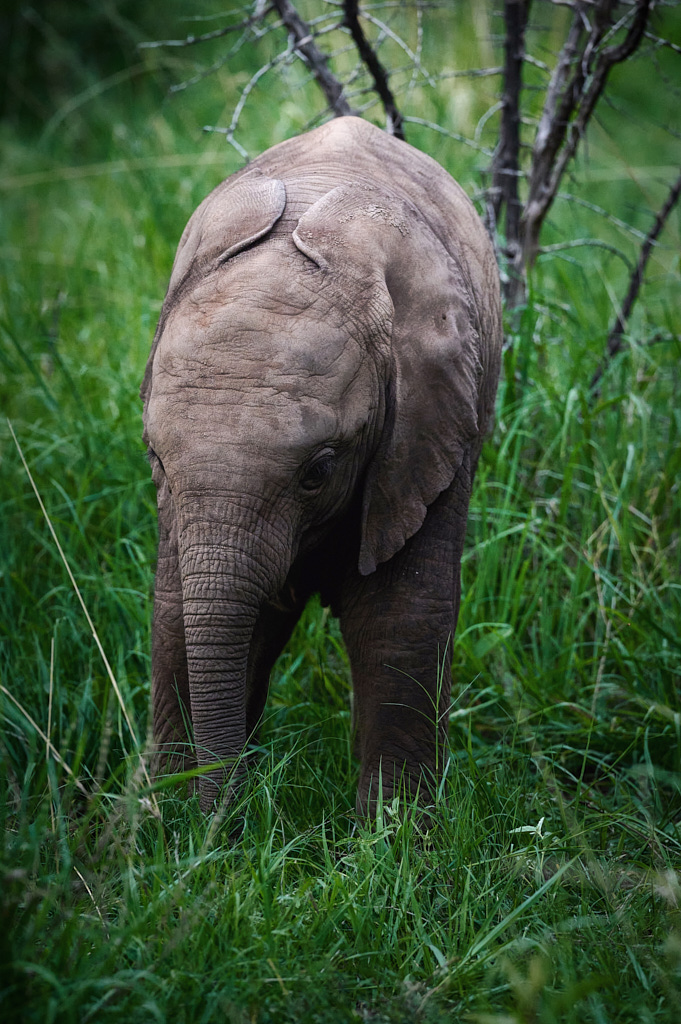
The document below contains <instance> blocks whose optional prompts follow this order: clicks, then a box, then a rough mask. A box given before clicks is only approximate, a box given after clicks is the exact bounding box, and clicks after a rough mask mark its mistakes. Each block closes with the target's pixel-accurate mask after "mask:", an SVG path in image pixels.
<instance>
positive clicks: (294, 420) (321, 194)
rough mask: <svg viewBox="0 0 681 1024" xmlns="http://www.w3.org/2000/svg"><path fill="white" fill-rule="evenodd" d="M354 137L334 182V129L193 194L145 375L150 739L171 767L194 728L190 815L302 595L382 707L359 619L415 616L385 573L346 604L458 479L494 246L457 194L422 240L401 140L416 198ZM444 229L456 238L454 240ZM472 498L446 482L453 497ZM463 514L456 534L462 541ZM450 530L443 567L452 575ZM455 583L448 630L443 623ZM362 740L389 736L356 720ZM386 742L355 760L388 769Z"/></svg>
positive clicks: (482, 368)
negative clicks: (153, 528)
mask: <svg viewBox="0 0 681 1024" xmlns="http://www.w3.org/2000/svg"><path fill="white" fill-rule="evenodd" d="M343 120H344V121H353V122H354V120H355V119H343ZM334 124H338V123H337V122H336V123H334ZM360 124H361V125H362V128H361V129H358V128H356V127H355V128H353V129H352V131H353V133H354V134H353V146H351V147H348V146H347V145H346V149H348V152H347V155H346V159H345V163H346V165H347V166H346V168H345V172H344V173H341V174H340V177H341V179H342V180H340V181H339V180H338V178H339V168H338V166H337V164H333V163H331V162H329V166H328V167H327V165H326V163H325V161H324V155H323V152H321V153H320V152H319V151H317V152H316V151H315V140H314V137H315V135H318V133H325V134H324V135H323V138H322V142H323V141H324V140H327V145H328V140H329V138H330V139H331V141H332V143H333V145H336V146H338V145H339V133H340V134H341V135H342V133H343V131H345V133H346V135H347V125H346V126H345V127H344V128H340V127H338V128H334V127H333V125H329V126H325V127H324V129H320V130H318V132H313V133H310V135H308V136H305V137H303V138H302V139H299V140H294V143H296V144H297V145H298V149H297V150H292V151H291V152H292V154H293V156H292V157H291V158H290V159H288V160H287V158H286V147H287V145H288V146H289V147H290V145H291V144H286V143H285V144H283V145H282V146H280V147H276V148H275V149H274V150H272V151H270V154H265V155H264V156H263V157H261V158H260V160H259V161H257V162H256V165H255V166H253V167H252V168H249V169H248V170H247V171H246V172H242V173H241V174H240V175H238V176H236V177H235V178H233V179H228V181H227V182H225V183H223V185H222V186H219V187H218V189H217V190H216V191H215V192H214V193H212V194H211V196H209V197H208V198H207V199H206V200H205V201H204V202H203V203H202V204H201V206H200V207H199V208H198V209H197V211H196V212H195V214H194V215H193V217H192V218H191V220H190V221H189V224H188V225H187V228H186V229H185V232H184V234H183V236H182V239H181V242H180V245H179V248H178V252H177V256H176V259H175V264H174V267H173V271H172V275H171V280H170V286H169V289H168V294H167V297H166V300H165V303H164V307H163V310H162V314H161V318H160V322H159V326H158V329H157V333H156V337H155V340H154V345H153V348H152V353H151V356H150V359H149V362H148V365H147V371H146V376H145V381H144V384H143V390H142V394H143V397H144V401H145V411H144V424H145V439H146V441H147V444H148V447H149V454H150V459H151V463H152V472H153V477H154V480H155V482H156V485H157V490H158V505H159V530H160V534H159V536H160V540H159V563H158V568H157V580H156V597H155V612H154V637H153V646H154V650H153V701H154V719H155V732H156V737H157V742H158V744H159V748H160V749H166V750H167V751H169V752H170V753H171V754H172V755H173V756H175V757H177V754H178V750H179V745H180V744H182V743H183V742H184V741H185V740H186V739H187V735H186V730H185V726H186V723H187V721H188V720H189V719H190V721H191V728H192V730H193V740H194V744H195V750H196V758H197V760H198V763H199V765H205V766H207V765H210V764H213V765H217V767H214V768H213V769H212V770H210V771H208V772H207V773H206V774H204V775H202V776H201V778H200V782H199V789H200V795H201V801H202V805H203V806H204V807H209V806H210V805H211V804H212V802H213V800H214V798H215V796H216V794H217V792H218V788H219V786H220V785H222V784H223V783H224V782H225V781H226V779H227V778H228V777H229V776H230V773H231V772H233V771H236V772H237V773H238V771H239V765H240V763H241V762H240V757H241V754H242V752H243V750H244V748H245V746H246V744H247V742H248V739H249V735H250V734H251V733H252V731H253V730H254V728H255V727H256V725H257V721H258V719H259V717H260V715H261V713H262V709H263V705H264V701H265V696H266V692H267V680H268V677H269V672H270V669H271V666H272V664H273V662H274V660H275V658H276V657H277V655H278V654H279V652H280V650H281V648H282V646H283V644H284V643H285V641H286V639H287V637H288V635H289V633H290V630H291V628H292V626H293V624H294V622H295V621H296V619H297V617H298V615H299V614H300V611H301V609H302V607H303V605H304V603H305V601H306V599H307V597H308V596H309V595H310V593H311V592H313V591H315V590H321V591H322V594H323V596H324V599H325V600H326V601H328V602H330V603H331V604H332V607H334V610H336V611H338V613H339V614H340V615H341V622H342V624H343V621H344V619H345V622H346V623H347V629H348V630H349V631H350V632H351V633H352V634H353V635H352V636H351V638H350V642H349V644H348V646H349V649H350V656H351V662H352V665H353V675H358V676H362V675H366V673H367V672H369V674H371V672H372V671H373V677H374V678H375V679H376V684H375V685H376V688H377V692H379V695H380V696H381V698H382V706H385V705H386V703H387V702H386V700H384V699H383V698H384V697H386V695H388V696H389V695H390V694H388V693H387V691H385V687H382V686H381V682H380V675H381V672H382V671H384V670H385V664H383V665H382V666H381V667H379V666H376V667H375V669H373V670H370V669H366V668H365V667H364V666H365V665H370V664H373V663H374V662H375V660H376V658H375V653H376V650H375V648H376V644H375V643H374V644H373V645H372V644H371V641H368V643H369V646H371V647H372V651H371V652H369V651H364V650H363V647H362V643H363V641H362V638H361V636H356V635H355V632H357V629H355V627H354V626H353V622H354V619H353V615H354V614H355V612H354V611H353V610H354V609H356V608H357V606H358V605H359V606H362V605H363V604H367V602H368V604H369V606H370V607H373V608H374V609H376V608H377V607H378V604H379V603H380V601H381V600H382V602H383V603H382V604H380V608H381V615H382V616H384V617H385V620H386V622H385V629H384V632H386V631H387V632H388V633H389V632H390V629H394V630H395V631H396V632H397V633H399V632H400V630H401V628H402V627H401V623H402V619H403V618H404V616H405V615H406V616H407V618H408V619H409V621H410V622H411V621H412V620H413V619H414V617H416V619H418V617H419V615H420V614H421V613H420V612H419V611H418V610H416V611H415V610H414V608H412V607H411V602H410V599H409V597H407V598H406V603H407V604H408V605H409V606H410V607H408V608H406V609H405V608H403V607H402V606H403V605H404V603H405V596H404V595H403V594H402V596H401V597H399V596H398V595H397V593H395V596H394V598H393V597H391V596H390V595H391V593H392V592H391V591H390V590H389V588H388V592H387V593H388V596H387V599H386V587H387V586H388V584H387V583H386V585H385V586H383V584H382V583H381V585H380V588H379V589H380V595H382V596H381V597H377V596H376V594H374V597H373V598H366V597H363V596H362V595H365V594H369V593H373V590H372V587H373V586H374V583H376V581H377V580H378V579H379V577H381V579H382V578H383V577H385V578H386V579H389V577H390V575H391V573H393V572H395V571H397V565H398V562H399V559H400V558H403V559H404V558H406V557H407V556H406V555H404V554H403V553H404V552H405V549H407V548H409V542H410V539H411V538H414V537H415V536H416V535H418V534H420V533H422V532H423V527H424V521H425V520H426V519H427V516H428V514H429V510H430V509H431V508H433V507H434V505H436V504H437V500H438V498H439V496H441V495H442V494H443V493H446V492H447V491H448V490H449V489H450V488H451V486H452V484H453V481H455V480H456V479H457V478H459V480H460V481H461V479H462V478H464V477H465V478H466V480H468V481H470V478H471V476H472V472H473V468H474V464H475V460H476V459H477V453H478V450H479V445H480V439H481V436H482V431H483V430H484V427H485V422H486V420H487V418H488V416H489V413H490V408H491V404H492V401H493V395H494V387H495V385H496V375H495V366H496V367H497V368H498V352H497V354H495V352H494V348H495V346H496V348H497V349H498V342H499V328H498V288H497V291H496V293H495V292H494V288H492V294H491V295H489V296H487V295H483V294H482V292H481V289H480V285H479V281H481V280H483V279H484V278H485V275H487V277H489V275H490V269H489V258H490V256H489V247H488V246H487V243H486V241H485V239H484V238H483V237H482V235H481V230H482V229H481V228H479V222H477V220H476V219H475V215H474V214H473V213H472V211H471V209H470V207H469V205H468V204H467V201H465V200H464V199H463V198H462V196H461V194H460V193H459V192H457V193H456V200H457V202H456V203H455V204H454V205H455V209H454V211H453V213H454V214H455V216H454V217H453V218H452V211H447V214H448V218H449V219H450V220H452V219H453V220H454V222H455V223H454V226H453V227H450V226H447V227H446V229H445V230H444V232H443V229H442V226H441V225H438V226H437V227H434V226H433V223H432V217H431V218H430V219H429V218H428V217H427V216H424V213H423V209H422V207H421V206H420V204H419V198H420V189H421V188H422V186H421V185H420V184H419V182H418V173H417V172H418V171H419V170H422V163H421V161H424V160H426V159H427V158H424V157H422V156H421V155H420V154H416V151H413V150H410V149H409V147H406V146H405V147H404V148H405V149H406V150H409V157H410V159H411V160H412V161H413V178H414V182H413V185H412V188H411V195H410V189H409V188H404V187H395V185H394V184H392V185H391V182H390V181H389V180H385V179H384V178H383V177H381V176H376V175H375V174H374V176H373V177H372V176H371V175H370V174H368V173H363V168H362V156H363V154H362V151H361V149H360V151H359V152H358V151H357V136H358V135H359V136H362V137H363V135H364V133H365V128H366V129H369V130H370V134H371V133H374V132H375V133H377V134H378V135H381V133H379V132H378V130H377V129H374V128H372V127H371V126H368V125H366V126H365V123H364V122H360ZM371 139H372V145H373V146H374V147H377V146H383V145H384V144H389V145H390V146H392V145H399V146H403V145H404V144H401V143H397V142H396V141H395V140H393V139H388V138H387V137H385V136H382V139H381V140H380V142H379V141H378V140H376V139H375V138H374V136H373V134H371ZM305 140H307V141H305ZM341 141H342V139H341ZM321 148H322V149H323V146H322V147H321ZM341 148H342V147H341ZM300 154H302V156H301V155H300ZM305 154H307V163H306V161H305V159H304V157H305ZM412 154H413V156H412ZM301 163H302V167H301V166H298V165H299V164H301ZM407 164H409V160H407ZM429 164H430V162H429ZM308 165H311V166H308ZM372 166H373V165H372ZM433 166H435V165H433ZM275 172H276V173H275ZM440 173H441V174H444V172H440ZM445 177H446V176H445ZM449 181H450V182H451V179H449ZM451 184H452V186H453V187H454V183H453V182H452V183H451ZM457 217H458V221H459V225H458V230H459V236H460V235H461V232H462V230H463V232H464V234H465V232H466V231H468V233H469V235H470V237H469V238H465V237H464V238H463V239H461V238H460V237H457V234H456V220H457ZM449 234H452V235H453V237H454V239H455V240H456V244H451V242H448V235H449ZM443 235H444V237H443ZM461 243H463V244H461ZM481 268H482V269H481ZM492 280H493V281H495V280H496V275H495V274H492ZM476 283H478V287H477V292H478V293H477V294H476ZM481 295H482V298H483V302H484V308H483V309H482V310H481V308H480V307H481ZM468 487H469V484H464V485H463V488H462V486H461V483H460V485H459V491H460V492H461V496H462V497H461V501H463V502H464V505H465V506H467V493H468ZM461 501H460V502H459V504H461ZM465 512H466V509H465V507H464V508H463V517H462V516H461V515H459V517H458V519H456V523H459V525H456V523H455V525H454V526H453V527H451V526H450V529H452V530H453V532H454V533H456V534H461V535H462V532H463V528H464V527H465ZM455 518H456V517H455ZM450 520H451V516H450ZM448 521H449V520H448ZM460 521H462V522H463V526H461V525H460ZM424 536H425V535H424ZM461 540H462V536H461V537H460V538H459V537H456V538H455V539H454V543H453V546H452V552H453V553H450V554H449V555H447V556H446V557H445V561H446V560H447V558H448V559H449V561H450V562H452V564H451V565H449V568H448V569H447V572H446V573H445V576H447V573H448V574H449V575H448V576H447V578H449V577H451V576H452V575H454V576H456V581H458V558H459V557H460V541H461ZM431 547H432V545H431V544H430V542H428V541H427V543H426V548H427V552H426V555H425V556H424V557H426V560H427V558H428V551H430V549H431ZM457 552H458V554H457ZM452 560H453V561H452ZM454 563H456V564H455V565H454ZM404 564H405V565H407V564H408V563H407V562H405V563H404ZM438 572H439V570H438ZM435 575H438V573H437V572H436V573H435ZM440 575H441V573H440ZM372 577H373V578H374V583H372V584H371V585H370V586H369V587H367V583H366V581H367V578H372ZM439 585H440V584H439ZM457 585H458V582H456V583H454V584H451V585H450V591H452V589H453V590H454V591H456V594H455V597H452V593H449V596H448V601H449V606H448V607H449V612H448V613H447V615H445V616H444V619H443V621H444V622H445V624H447V623H448V624H449V627H450V628H449V631H450V632H451V630H452V629H453V628H454V620H455V617H456V609H455V608H454V604H457V603H458V590H456V586H457ZM445 587H446V584H445ZM426 600H427V599H426ZM369 614H371V611H370V610H369ZM410 616H411V618H410ZM393 620H394V621H393ZM412 624H413V623H412ZM343 628H344V631H345V626H344V627H343ZM357 628H358V629H360V631H361V627H357ZM346 640H348V637H347V636H346ZM378 646H379V647H380V644H379V645H378ZM355 662H357V664H355ZM355 684H356V686H357V681H355ZM372 685H373V684H372V683H370V682H367V683H365V684H364V689H365V690H367V692H368V693H369V692H372ZM384 691H385V692H384ZM391 693H392V691H391ZM392 695H394V694H392ZM365 703H366V704H367V706H369V705H371V699H369V698H367V700H365ZM374 703H375V702H374ZM358 714H359V716H360V717H361V716H362V714H363V712H362V709H361V708H360V709H359V711H358ZM365 717H367V718H368V719H369V718H371V714H370V712H367V713H366V716H365ZM436 717H437V716H436ZM379 718H380V716H379ZM362 728H364V732H365V733H372V730H373V731H374V732H375V730H376V729H379V730H381V729H382V732H383V733H385V731H386V726H385V723H384V725H383V726H381V725H380V723H379V724H378V725H377V724H376V723H373V724H371V725H370V724H369V723H368V720H367V722H365V723H364V724H362V722H360V731H361V729H362ZM390 729H391V726H390V725H389V724H388V726H387V731H388V732H390ZM400 730H401V732H404V729H403V727H402V726H400V727H399V730H398V731H400ZM416 732H417V733H418V732H419V730H418V728H417V729H416ZM431 732H432V730H431ZM393 740H394V737H392V739H391V738H390V737H388V738H387V739H386V737H385V736H384V735H383V736H378V737H376V738H375V742H374V740H373V739H371V738H369V739H367V740H366V743H365V747H367V749H368V748H371V750H372V751H373V748H374V747H376V746H377V747H378V748H379V750H378V753H379V755H380V757H383V756H388V755H387V754H385V751H384V750H383V747H385V746H386V743H387V747H390V749H392V747H391V743H392V746H393V747H394V745H395V744H394V742H393ZM424 744H425V746H427V740H424V739H423V737H421V736H420V735H419V736H417V737H416V740H415V750H416V753H415V754H414V755H413V756H412V754H411V753H410V751H409V749H408V748H409V741H408V740H407V741H403V746H404V747H405V751H404V756H403V758H402V761H403V763H404V764H407V765H408V766H411V762H412V761H413V760H414V759H415V760H416V762H418V763H421V764H425V763H426V762H427V761H428V757H427V756H422V755H421V754H419V750H422V748H423V747H424ZM387 747H386V749H387ZM374 753H375V752H374ZM362 756H363V758H364V755H362ZM391 756H392V755H391ZM367 757H368V760H369V761H372V763H373V761H375V757H374V754H373V753H372V754H371V756H369V755H367ZM372 758H373V760H372ZM392 760H393V762H394V763H395V764H398V763H399V760H400V758H399V756H398V757H397V758H394V757H393V759H392ZM372 770H374V769H372ZM396 770H397V769H396Z"/></svg>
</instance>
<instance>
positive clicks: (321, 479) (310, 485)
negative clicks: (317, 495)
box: [300, 448, 335, 491]
mask: <svg viewBox="0 0 681 1024" xmlns="http://www.w3.org/2000/svg"><path fill="white" fill-rule="evenodd" d="M334 459H335V453H334V452H333V450H332V449H331V448H325V449H324V451H322V452H320V453H319V455H317V456H315V458H314V459H312V461H311V462H309V463H308V464H307V466H306V467H305V469H304V470H303V475H302V477H301V480H300V486H301V487H302V488H303V490H304V491H318V490H319V488H320V487H321V486H322V485H323V484H325V483H326V481H327V480H328V479H329V477H330V476H331V474H332V473H333V464H334Z"/></svg>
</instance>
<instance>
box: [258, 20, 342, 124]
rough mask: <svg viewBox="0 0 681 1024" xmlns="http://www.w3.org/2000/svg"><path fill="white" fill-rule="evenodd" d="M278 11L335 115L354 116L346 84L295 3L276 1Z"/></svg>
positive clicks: (296, 50)
mask: <svg viewBox="0 0 681 1024" xmlns="http://www.w3.org/2000/svg"><path fill="white" fill-rule="evenodd" d="M274 7H275V8H276V10H277V11H278V13H279V16H280V18H281V20H282V22H283V24H284V26H285V27H286V29H287V31H288V32H289V35H290V36H292V38H293V42H294V50H295V52H296V53H297V54H299V55H300V57H301V58H302V59H303V60H304V61H305V63H306V64H308V65H309V67H310V70H311V71H312V74H313V75H314V77H315V79H316V81H317V83H318V85H319V86H320V87H321V89H322V91H323V92H324V95H325V96H326V99H327V102H328V104H329V107H330V108H331V110H332V111H333V113H334V115H335V116H336V117H343V116H344V115H345V114H352V113H353V110H352V108H351V107H350V104H349V103H348V101H347V100H346V98H345V96H344V95H343V84H342V82H339V81H338V79H337V78H336V76H335V75H334V74H333V73H332V72H331V71H330V70H329V67H328V57H327V56H326V55H325V54H324V53H322V51H321V50H320V49H319V47H318V46H317V44H316V43H315V41H314V37H313V35H312V32H311V31H310V26H309V25H308V24H307V22H305V21H303V19H302V18H301V16H300V15H299V14H298V11H297V10H296V8H295V7H294V6H293V4H292V3H291V0H274Z"/></svg>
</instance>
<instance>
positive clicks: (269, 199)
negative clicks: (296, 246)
mask: <svg viewBox="0 0 681 1024" xmlns="http://www.w3.org/2000/svg"><path fill="white" fill-rule="evenodd" d="M285 206H286V189H285V187H284V183H283V182H282V181H278V180H277V179H276V178H268V177H267V176H266V175H264V174H261V173H260V172H259V171H252V172H247V173H246V174H244V175H242V176H241V177H240V178H237V180H236V181H232V179H230V178H228V179H227V181H224V182H223V183H222V184H221V185H218V187H217V188H216V189H214V190H213V191H212V192H211V194H210V195H209V196H207V197H206V198H205V199H204V200H203V202H202V203H201V204H200V205H199V206H198V207H197V208H196V210H195V211H194V213H193V214H192V216H191V217H190V218H189V221H188V223H187V226H186V227H185V229H184V231H183V232H182V237H181V238H180V243H179V245H178V247H177V252H176V254H175V262H174V263H173V269H172V271H171V274H170V283H169V285H168V292H167V294H166V297H165V301H164V303H163V309H162V310H161V317H160V319H159V322H158V326H157V328H156V334H155V335H154V340H153V343H152V346H151V352H150V354H149V359H148V360H147V367H146V370H145V373H144V380H143V381H142V387H141V390H140V395H141V397H142V399H143V400H144V401H146V400H147V398H148V397H149V389H150V385H151V368H152V364H153V361H154V354H155V352H156V346H157V345H158V341H159V339H160V337H161V334H162V332H163V328H164V326H165V322H166V320H167V319H168V316H169V314H170V312H171V311H172V309H173V308H174V307H175V305H176V304H177V302H178V301H179V299H180V297H181V296H182V295H183V294H184V292H185V291H186V289H187V288H189V287H191V285H192V283H193V282H194V281H196V280H197V279H198V278H200V277H203V276H205V275H206V274H208V273H210V272H211V271H213V270H217V269H218V268H219V267H220V266H221V265H222V264H223V263H226V262H227V261H228V260H229V259H230V258H231V257H232V256H236V254H237V253H239V252H242V251H243V250H244V249H248V247H249V246H251V245H254V244H255V243H256V242H257V241H259V240H260V239H261V238H263V237H264V236H265V235H266V234H267V233H268V232H269V231H271V230H272V228H273V227H274V225H275V224H276V223H277V221H278V220H279V218H280V217H281V215H282V213H283V212H284V208H285Z"/></svg>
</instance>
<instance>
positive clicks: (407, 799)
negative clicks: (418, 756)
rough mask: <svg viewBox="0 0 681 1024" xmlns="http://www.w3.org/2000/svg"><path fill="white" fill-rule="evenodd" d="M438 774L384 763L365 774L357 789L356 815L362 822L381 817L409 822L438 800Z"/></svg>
mask: <svg viewBox="0 0 681 1024" xmlns="http://www.w3.org/2000/svg"><path fill="white" fill-rule="evenodd" d="M435 790H436V783H435V777H434V773H433V772H432V771H430V770H429V769H428V768H425V767H423V766H418V767H416V768H410V767H409V766H407V765H405V764H394V763H391V762H385V761H381V762H380V763H379V765H378V767H377V768H375V769H374V770H366V769H365V770H363V771H362V773H361V776H360V780H359V785H358V787H357V799H356V803H355V813H356V815H357V817H358V819H359V820H360V821H365V822H369V821H375V820H376V817H377V816H378V815H379V814H381V813H382V814H384V815H385V814H386V813H387V814H388V815H389V816H390V817H398V818H401V819H403V818H405V817H411V816H413V815H415V814H417V815H420V814H421V813H422V811H423V809H424V808H425V807H427V806H428V805H432V804H433V802H434V800H435Z"/></svg>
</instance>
